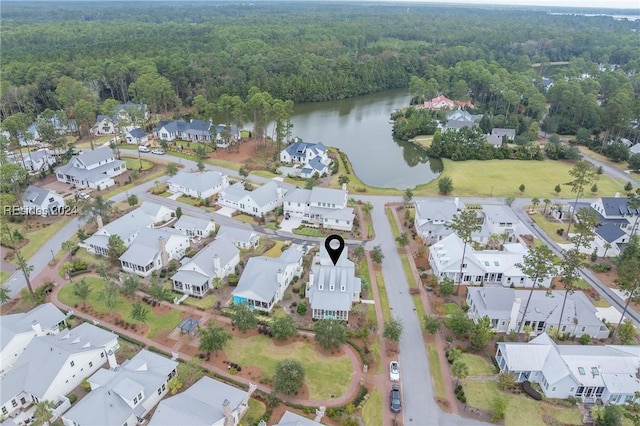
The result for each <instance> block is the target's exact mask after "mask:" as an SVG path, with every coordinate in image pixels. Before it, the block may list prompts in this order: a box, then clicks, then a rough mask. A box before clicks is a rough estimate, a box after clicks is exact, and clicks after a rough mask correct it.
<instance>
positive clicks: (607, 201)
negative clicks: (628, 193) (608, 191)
mask: <svg viewBox="0 0 640 426" xmlns="http://www.w3.org/2000/svg"><path fill="white" fill-rule="evenodd" d="M629 201H630V200H629V199H628V198H626V197H601V198H598V199H597V200H596V201H594V202H593V203H592V204H591V207H592V208H593V209H594V210H595V211H596V212H598V214H599V215H600V222H601V223H603V224H606V223H613V224H615V225H616V226H618V227H619V228H620V229H622V230H624V231H625V233H627V234H629V235H630V234H631V233H632V232H634V233H636V234H640V208H632V207H631V206H629ZM634 226H635V229H634Z"/></svg>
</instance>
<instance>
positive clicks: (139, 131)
mask: <svg viewBox="0 0 640 426" xmlns="http://www.w3.org/2000/svg"><path fill="white" fill-rule="evenodd" d="M128 133H129V134H130V135H131V136H133V137H134V138H143V137H145V136H147V132H145V131H144V130H142V129H141V128H140V127H135V128H133V129H131V130H129V132H128Z"/></svg>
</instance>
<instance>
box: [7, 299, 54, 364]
mask: <svg viewBox="0 0 640 426" xmlns="http://www.w3.org/2000/svg"><path fill="white" fill-rule="evenodd" d="M65 319H66V316H65V314H63V313H62V312H61V311H60V309H58V308H56V307H55V306H54V305H53V303H44V304H42V305H38V306H36V307H35V308H33V309H31V310H30V311H29V312H24V313H20V314H11V315H3V316H2V321H0V376H2V375H4V374H5V373H6V372H7V371H9V369H10V368H11V366H13V364H14V363H15V362H16V360H18V357H19V356H20V355H22V353H23V352H24V350H25V349H26V347H27V346H28V345H29V343H30V342H31V340H33V339H34V338H35V337H39V336H46V335H55V334H58V333H59V332H60V327H61V326H64V324H65Z"/></svg>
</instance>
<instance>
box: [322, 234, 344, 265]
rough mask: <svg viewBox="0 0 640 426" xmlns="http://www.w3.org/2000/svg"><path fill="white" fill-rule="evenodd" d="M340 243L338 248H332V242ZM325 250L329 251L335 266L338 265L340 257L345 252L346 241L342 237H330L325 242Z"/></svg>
mask: <svg viewBox="0 0 640 426" xmlns="http://www.w3.org/2000/svg"><path fill="white" fill-rule="evenodd" d="M334 240H335V241H337V242H338V248H333V247H332V246H331V242H332V241H334ZM324 248H326V249H327V253H329V257H330V258H331V261H332V262H333V265H334V266H335V265H336V263H338V259H340V255H341V254H342V250H344V240H343V239H342V237H341V236H340V235H335V234H334V235H329V236H328V237H327V239H326V240H324Z"/></svg>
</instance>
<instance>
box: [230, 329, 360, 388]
mask: <svg viewBox="0 0 640 426" xmlns="http://www.w3.org/2000/svg"><path fill="white" fill-rule="evenodd" d="M224 352H225V354H226V355H227V358H228V359H229V360H230V361H232V362H235V363H238V364H240V365H241V366H245V365H247V366H248V365H251V366H256V367H258V368H259V369H260V370H261V371H262V374H263V377H264V376H266V377H273V375H274V373H275V371H276V365H277V364H278V362H279V361H281V360H283V359H295V360H298V361H300V363H302V365H303V367H304V371H305V376H306V377H305V384H306V385H307V387H308V389H309V398H310V399H329V398H331V395H334V396H339V395H342V394H344V392H345V391H346V390H347V388H348V387H349V383H350V382H351V375H352V374H353V371H352V365H351V361H350V360H349V357H348V356H347V355H341V356H331V357H328V356H324V355H321V354H320V353H318V351H316V349H315V347H314V346H313V345H310V344H308V343H304V342H294V343H291V344H289V345H284V346H282V345H280V346H276V345H275V344H274V342H273V339H271V338H269V337H266V336H252V337H247V338H234V339H232V340H231V341H230V342H229V344H228V345H227V346H226V347H225V350H224Z"/></svg>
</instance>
